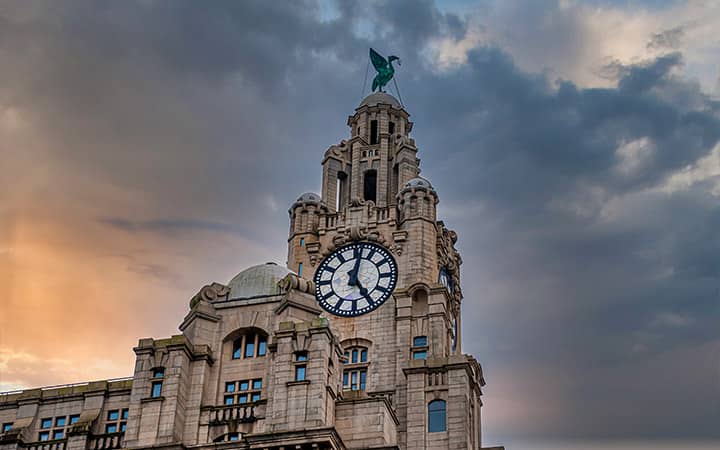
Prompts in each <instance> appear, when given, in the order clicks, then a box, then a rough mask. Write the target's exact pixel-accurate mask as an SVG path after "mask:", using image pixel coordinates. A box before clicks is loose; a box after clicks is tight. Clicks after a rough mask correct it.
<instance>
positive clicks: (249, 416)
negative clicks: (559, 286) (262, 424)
mask: <svg viewBox="0 0 720 450" xmlns="http://www.w3.org/2000/svg"><path fill="white" fill-rule="evenodd" d="M255 420H257V417H255V405H227V406H218V407H216V408H213V409H211V410H210V420H209V421H210V424H212V425H220V424H225V423H228V422H254V421H255Z"/></svg>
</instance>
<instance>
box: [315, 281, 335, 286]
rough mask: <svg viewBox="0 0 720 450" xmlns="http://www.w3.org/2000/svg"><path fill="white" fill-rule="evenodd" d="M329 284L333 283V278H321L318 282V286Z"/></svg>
mask: <svg viewBox="0 0 720 450" xmlns="http://www.w3.org/2000/svg"><path fill="white" fill-rule="evenodd" d="M329 284H332V280H320V281H319V282H318V286H327V285H329Z"/></svg>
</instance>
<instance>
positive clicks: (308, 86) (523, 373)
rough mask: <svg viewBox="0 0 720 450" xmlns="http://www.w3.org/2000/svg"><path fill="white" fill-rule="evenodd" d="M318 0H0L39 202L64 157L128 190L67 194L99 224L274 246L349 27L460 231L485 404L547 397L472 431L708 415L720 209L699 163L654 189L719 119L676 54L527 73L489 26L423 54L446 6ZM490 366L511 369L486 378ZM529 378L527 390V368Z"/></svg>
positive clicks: (546, 431)
mask: <svg viewBox="0 0 720 450" xmlns="http://www.w3.org/2000/svg"><path fill="white" fill-rule="evenodd" d="M535 8H540V6H535ZM337 11H338V16H337V17H334V18H330V19H323V18H322V17H321V15H320V8H319V6H318V5H317V4H315V3H314V2H309V1H308V2H249V1H244V2H211V3H203V4H202V5H198V4H197V3H195V2H122V3H97V2H84V3H81V2H72V3H66V4H63V5H62V6H61V5H59V4H58V3H56V2H48V3H37V2H28V3H22V4H18V6H17V10H16V9H15V8H7V7H6V8H2V9H0V64H1V66H2V68H3V71H4V74H3V81H1V82H0V107H2V108H9V107H12V108H17V109H18V110H20V111H23V112H24V113H26V114H28V115H29V117H30V119H31V122H32V123H33V125H34V126H35V127H37V129H38V130H39V132H41V133H43V134H44V136H45V137H46V139H47V141H48V142H52V143H53V144H54V145H53V146H51V149H52V151H51V152H50V153H49V154H39V155H37V158H38V159H41V158H42V161H45V160H46V159H47V160H50V161H52V162H53V164H56V165H57V166H58V167H61V168H62V169H63V171H62V173H61V174H60V175H57V178H58V179H57V185H56V189H55V191H53V192H48V193H46V195H47V196H48V197H49V198H43V199H42V200H43V201H44V202H48V203H52V202H53V201H58V200H57V199H58V196H59V195H61V193H62V192H72V193H73V195H75V194H77V195H80V194H82V192H81V191H82V186H80V187H75V188H74V189H75V190H72V191H71V188H70V187H71V186H75V184H74V183H77V182H78V181H77V180H78V179H86V178H87V179H91V180H94V181H93V182H94V183H95V184H96V185H98V186H99V185H102V186H111V187H113V188H117V189H119V190H122V191H123V192H127V193H128V194H127V196H121V197H120V198H109V199H108V203H107V204H98V205H93V207H94V208H93V211H92V213H88V220H92V221H97V220H98V219H97V217H104V219H102V220H101V222H102V223H103V224H105V225H107V226H108V227H107V228H109V229H112V230H115V231H118V230H119V231H121V232H124V233H134V232H140V231H152V232H154V233H159V234H163V233H166V232H172V231H182V232H188V233H190V232H194V231H201V232H202V231H219V232H223V233H224V232H228V233H232V234H236V235H242V236H243V237H246V238H248V239H250V240H252V241H254V242H257V243H258V244H259V245H264V246H267V247H268V248H269V250H268V252H272V253H273V254H276V255H282V254H283V253H284V239H285V237H286V235H285V233H286V230H287V228H286V227H287V223H286V220H287V216H286V214H287V213H286V210H287V206H288V205H289V204H290V203H291V202H292V200H294V198H295V197H296V196H297V194H299V193H301V192H303V191H307V190H317V189H318V187H319V176H320V170H319V162H320V159H321V157H322V153H323V151H324V150H325V149H326V148H327V147H328V146H329V145H331V144H333V143H336V142H337V141H338V140H339V139H342V138H346V137H347V130H346V128H345V126H344V122H345V120H344V118H345V116H346V114H349V113H351V112H352V109H353V107H354V106H355V105H356V104H357V103H358V101H359V96H360V88H361V83H362V79H363V76H364V71H365V67H366V64H367V61H366V55H367V48H368V47H369V46H373V47H377V48H379V49H382V50H383V51H385V52H388V53H390V52H392V53H394V54H396V55H398V56H400V57H401V59H402V60H403V66H402V68H401V69H399V72H398V79H399V83H400V89H401V90H402V96H403V99H404V100H405V102H406V104H407V108H408V110H409V111H410V113H411V114H413V117H412V118H413V120H414V121H415V128H414V135H415V138H416V139H417V142H418V144H419V146H420V149H421V153H420V157H421V158H422V160H423V175H425V176H427V177H428V178H430V179H431V181H432V182H433V184H434V185H435V186H436V187H437V189H438V191H439V195H440V199H441V205H440V208H441V209H440V211H441V214H443V213H445V214H446V215H447V216H448V219H447V221H446V222H447V223H448V224H449V225H450V226H451V227H452V228H455V229H456V230H457V231H458V233H459V235H460V241H459V245H460V248H461V251H462V253H463V257H464V260H465V264H464V266H463V277H464V280H465V281H464V293H465V294H466V300H465V306H464V308H465V310H464V311H465V312H464V314H465V316H464V332H465V336H464V345H465V350H466V351H468V352H470V353H474V354H478V356H479V359H480V360H481V362H483V364H484V365H485V370H486V374H487V378H488V382H489V385H488V387H487V389H486V391H485V392H486V397H485V398H486V405H488V409H487V413H486V414H487V415H486V417H488V416H489V417H490V420H492V414H493V408H497V409H503V408H507V409H512V408H511V406H507V405H503V399H504V400H506V402H507V403H508V404H510V403H512V402H510V399H512V401H513V402H515V403H517V402H519V401H524V402H528V403H533V402H537V403H540V401H541V399H544V398H545V397H543V396H542V395H544V392H548V393H552V394H553V395H552V398H551V401H550V402H549V403H548V404H547V405H546V406H545V405H543V406H537V405H530V406H537V408H547V412H546V414H545V416H547V418H546V419H545V420H544V421H542V422H537V423H533V421H532V420H527V421H524V422H523V421H514V422H506V423H500V422H492V426H489V427H487V428H486V430H487V433H489V435H490V436H491V437H490V440H492V441H500V440H508V439H512V438H515V437H530V438H534V437H540V436H544V437H561V438H562V437H567V436H588V435H589V436H594V437H609V436H651V437H659V438H662V437H667V436H681V437H687V436H692V437H720V435H718V433H719V432H718V430H717V421H718V417H717V412H718V411H717V396H718V392H717V385H716V384H714V383H715V381H713V380H715V376H714V375H712V374H710V373H708V371H709V370H711V368H712V364H710V363H708V361H709V360H716V359H717V358H716V355H712V354H711V351H712V349H713V348H715V347H714V343H717V342H718V340H720V330H719V329H718V327H717V323H718V321H719V320H720V311H718V302H717V299H718V283H717V282H718V277H719V276H720V273H719V271H720V269H719V268H718V267H720V266H718V265H717V261H718V260H720V245H718V244H717V243H718V242H720V236H719V233H720V232H719V231H718V230H720V227H718V225H719V222H720V209H719V208H718V201H717V197H715V196H713V195H712V194H711V193H710V191H711V188H712V186H708V185H707V183H710V182H711V181H712V180H707V181H705V184H703V183H699V184H696V185H694V186H692V187H691V188H688V189H680V190H662V189H659V186H661V185H663V183H665V181H666V180H667V178H668V176H670V175H671V174H673V173H677V172H678V171H679V170H681V169H683V168H685V167H686V166H688V165H693V164H695V163H696V162H697V161H698V160H700V159H701V158H703V157H705V156H707V155H708V154H710V152H711V150H712V148H713V147H714V146H715V145H717V143H718V140H719V139H720V119H719V118H718V113H717V111H718V104H717V103H716V102H713V101H712V100H711V99H709V98H707V96H706V95H705V94H704V93H703V92H702V91H701V90H700V88H699V87H698V86H697V85H696V84H694V83H693V82H691V81H688V80H685V79H684V78H682V77H681V76H680V75H678V69H679V68H681V67H682V55H681V54H679V53H672V54H668V55H663V56H661V57H659V58H657V59H654V60H652V61H647V62H644V63H638V64H635V65H625V66H623V65H620V64H617V65H616V66H615V67H614V71H613V73H615V75H616V77H617V85H616V86H615V87H613V88H595V89H589V88H581V87H578V86H577V85H575V84H574V83H573V82H571V81H567V80H552V79H548V78H547V77H546V76H544V75H538V74H531V73H526V72H524V71H522V70H521V69H519V68H518V67H517V66H516V64H515V63H514V62H513V59H512V57H511V56H510V55H509V54H508V53H507V52H506V51H504V50H503V49H502V48H498V47H494V46H479V47H477V48H475V49H473V50H472V51H470V53H469V54H468V60H467V63H466V64H464V65H462V66H460V67H458V68H456V69H452V70H449V71H441V70H439V69H438V68H436V67H433V66H432V63H431V62H429V61H428V54H429V52H428V50H427V45H428V44H430V43H432V42H433V41H434V40H435V39H440V38H450V39H459V38H462V37H463V36H464V35H465V33H467V25H466V23H465V22H464V20H463V19H461V18H459V17H457V16H455V15H452V14H443V13H441V12H440V11H439V10H438V9H437V8H436V7H435V6H434V5H433V4H432V3H431V2H429V1H423V2H415V1H412V2H410V1H407V2H406V1H402V2H401V1H388V2H371V3H367V4H365V3H360V2H339V3H338V5H337ZM547 13H548V14H550V15H552V14H551V13H552V11H549V12H547ZM577 26H579V25H578V24H576V23H572V22H568V23H565V24H564V25H563V28H562V29H563V30H566V31H563V32H562V33H559V34H561V35H563V36H562V37H563V39H567V36H568V34H569V35H572V34H573V33H577V30H576V27H577ZM573 30H574V31H573ZM659 33H663V32H662V31H659ZM679 37H680V36H675V37H673V36H669V35H668V36H665V38H664V39H665V41H667V42H670V43H671V42H673V40H672V39H675V38H679ZM649 38H650V39H653V42H654V41H656V40H657V41H658V42H660V40H661V39H660V38H658V37H657V36H652V37H649ZM671 38H672V39H671ZM659 39H660V40H659ZM546 44H547V43H544V42H539V41H538V42H531V43H529V45H532V46H537V47H538V48H540V49H541V48H542V46H543V45H546ZM1 145H2V144H0V146H1ZM0 149H2V147H0ZM11 167H13V166H11ZM15 167H16V168H17V169H18V170H20V169H19V167H20V166H19V165H18V166H15ZM0 177H3V178H4V177H8V174H7V173H4V174H2V175H0ZM128 198H130V199H131V200H128ZM65 200H66V199H65ZM36 201H40V200H37V199H36ZM121 205H122V206H121ZM118 209H121V210H120V211H118ZM98 210H99V212H98ZM176 218H181V219H176ZM175 245H182V243H176V244H175ZM134 264H136V267H137V268H136V269H134V271H135V272H138V273H152V274H166V273H172V274H173V277H175V276H177V275H176V274H177V273H178V271H177V269H175V270H168V269H166V268H164V267H163V266H161V265H159V264H157V263H152V264H149V263H147V264H146V265H143V264H145V263H143V262H142V261H140V260H138V261H135V262H134ZM199 264H202V263H199ZM163 276H164V275H163ZM187 276H188V277H192V276H195V275H194V274H188V275H187ZM205 281H206V280H197V282H196V281H195V280H193V283H195V284H197V285H198V286H200V285H202V283H203V282H205ZM715 350H716V349H715ZM713 358H714V359H713ZM687 372H691V374H690V375H687ZM505 380H512V381H513V383H515V385H512V386H505V387H504V388H502V389H505V390H503V391H501V392H498V390H495V391H494V390H493V386H503V382H504V381H505ZM540 381H542V391H543V393H539V392H537V389H532V390H531V389H530V388H529V387H530V386H535V383H539V382H540ZM670 385H672V386H671V387H670ZM496 389H497V388H496ZM516 391H517V392H527V393H528V396H527V397H524V398H515V397H513V394H514V392H516ZM548 395H549V394H548ZM658 399H661V401H660V400H658ZM530 406H527V409H533V408H531V407H530ZM522 408H526V407H522ZM497 409H496V411H497ZM493 427H495V428H494V429H493Z"/></svg>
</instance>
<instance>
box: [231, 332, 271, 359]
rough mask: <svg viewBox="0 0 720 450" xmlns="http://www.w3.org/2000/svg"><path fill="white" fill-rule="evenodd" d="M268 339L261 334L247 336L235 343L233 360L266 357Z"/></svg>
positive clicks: (236, 340)
mask: <svg viewBox="0 0 720 450" xmlns="http://www.w3.org/2000/svg"><path fill="white" fill-rule="evenodd" d="M266 354H267V337H266V336H261V335H259V334H254V333H253V334H246V335H243V336H241V337H239V338H237V339H235V341H233V352H232V358H233V359H245V358H255V357H260V356H265V355H266Z"/></svg>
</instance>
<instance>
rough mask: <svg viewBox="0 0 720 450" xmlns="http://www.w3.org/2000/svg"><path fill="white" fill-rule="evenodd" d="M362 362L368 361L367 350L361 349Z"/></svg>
mask: <svg viewBox="0 0 720 450" xmlns="http://www.w3.org/2000/svg"><path fill="white" fill-rule="evenodd" d="M360 362H367V350H360Z"/></svg>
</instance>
